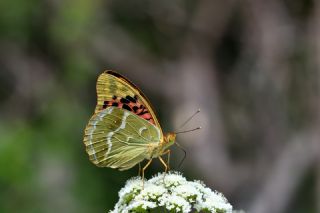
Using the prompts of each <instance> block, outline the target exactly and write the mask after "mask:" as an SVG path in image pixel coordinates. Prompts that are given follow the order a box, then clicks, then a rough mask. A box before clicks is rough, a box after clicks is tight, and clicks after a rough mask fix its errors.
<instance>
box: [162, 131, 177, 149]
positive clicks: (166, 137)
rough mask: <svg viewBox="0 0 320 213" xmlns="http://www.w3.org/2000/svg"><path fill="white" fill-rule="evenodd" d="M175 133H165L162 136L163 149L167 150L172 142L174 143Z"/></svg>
mask: <svg viewBox="0 0 320 213" xmlns="http://www.w3.org/2000/svg"><path fill="white" fill-rule="evenodd" d="M176 136H177V135H176V133H167V134H166V135H164V138H163V145H164V146H165V148H168V147H169V146H172V145H173V144H174V142H175V141H176Z"/></svg>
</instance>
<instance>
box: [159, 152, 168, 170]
mask: <svg viewBox="0 0 320 213" xmlns="http://www.w3.org/2000/svg"><path fill="white" fill-rule="evenodd" d="M159 160H160V162H161V163H162V164H163V165H164V172H165V173H167V171H168V168H169V166H168V165H167V164H166V162H164V160H163V159H162V157H160V156H159Z"/></svg>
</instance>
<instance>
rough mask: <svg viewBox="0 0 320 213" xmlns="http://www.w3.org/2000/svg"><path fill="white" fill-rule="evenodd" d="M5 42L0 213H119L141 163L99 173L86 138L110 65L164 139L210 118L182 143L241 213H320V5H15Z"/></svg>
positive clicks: (170, 1) (280, 1) (310, 0)
mask: <svg viewBox="0 0 320 213" xmlns="http://www.w3.org/2000/svg"><path fill="white" fill-rule="evenodd" d="M0 47H1V48H0V68H1V70H0V212H3V213H15V212H24V213H38V212H39V213H43V212H45V213H50V212H61V213H62V212H63V213H64V212H66V213H72V212H77V213H82V212H83V213H86V212H106V211H107V210H108V209H112V208H113V206H114V204H115V202H116V201H117V198H118V195H117V192H118V191H119V189H120V188H121V187H122V186H123V185H124V183H125V181H126V180H127V179H128V178H130V177H132V176H136V175H137V172H138V168H134V169H131V170H129V171H125V172H119V171H116V170H112V169H109V168H97V167H95V166H94V165H93V164H91V163H90V162H89V160H88V157H87V155H86V153H85V151H84V145H83V143H82V139H83V130H84V127H85V125H86V123H87V121H88V119H89V118H90V117H91V115H92V113H93V111H94V108H95V102H96V92H95V83H96V79H97V77H98V75H99V74H100V73H101V72H102V71H103V70H106V69H112V70H117V71H118V72H119V73H121V74H123V75H125V76H127V77H128V78H129V79H131V81H133V82H135V84H137V85H138V86H139V87H140V88H141V89H142V90H143V91H144V92H145V94H146V95H147V96H148V97H149V99H150V100H151V102H152V104H153V105H154V108H155V109H156V111H157V114H158V116H159V119H160V122H161V124H162V127H163V129H164V131H173V130H176V129H177V128H178V127H179V124H181V123H183V121H185V120H186V119H187V118H188V117H189V116H190V115H191V114H192V113H194V112H195V111H196V110H197V109H198V108H200V109H201V113H200V114H199V115H198V116H197V117H196V118H195V119H193V120H192V121H191V122H190V123H189V124H188V125H187V127H185V129H188V128H193V127H197V126H202V130H200V131H197V132H190V133H186V134H184V135H179V136H178V138H177V141H178V142H179V143H180V144H181V145H183V146H184V147H185V148H186V150H187V152H188V154H187V159H186V160H185V162H184V164H183V165H182V167H181V168H180V169H179V170H180V171H181V172H183V173H184V175H185V176H186V177H188V178H189V179H200V180H203V181H204V182H205V183H206V184H207V185H208V186H210V187H211V188H213V189H216V190H219V191H221V192H222V193H223V194H225V196H226V197H227V198H228V199H229V201H230V202H231V203H232V204H233V205H234V207H235V208H236V209H244V210H246V211H249V212H252V213H270V212H272V213H280V212H281V213H282V212H285V213H298V212H299V213H300V212H303V213H304V212H307V213H315V212H320V140H319V139H320V135H319V134H320V120H319V118H320V117H319V116H320V114H319V113H320V99H319V95H320V87H319V82H320V1H316V0H294V1H289V0H270V1H262V0H245V1H236V0H232V1H230V0H227V1H219V0H200V1H196V0H186V1H182V0H164V1H150V0H133V1H124V0H118V1H115V0H113V1H90V0H77V1H76V0H68V1H62V0H42V1H41V0H29V1H25V0H10V1H9V0H7V1H1V2H0ZM182 156H183V155H182V152H181V151H180V150H179V149H176V148H173V154H172V163H171V166H172V167H173V168H174V169H176V167H177V165H178V164H179V161H180V159H181V157H182ZM159 171H163V167H162V166H161V164H159V162H155V163H154V164H152V167H151V168H150V169H149V170H148V171H147V177H151V176H152V175H153V174H155V173H157V172H159Z"/></svg>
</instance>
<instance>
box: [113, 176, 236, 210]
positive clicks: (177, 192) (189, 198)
mask: <svg viewBox="0 0 320 213" xmlns="http://www.w3.org/2000/svg"><path fill="white" fill-rule="evenodd" d="M119 198H120V199H119V201H118V203H117V204H116V206H115V208H114V210H112V211H110V213H129V212H134V213H144V212H174V213H178V212H183V213H185V212H212V213H232V206H231V205H230V204H229V203H228V201H227V199H226V198H225V197H224V196H223V195H222V194H221V193H218V192H214V191H212V190H211V189H209V188H207V187H206V186H205V185H204V184H203V183H201V182H200V181H187V180H186V178H184V177H183V176H182V175H181V174H180V173H178V172H169V173H167V174H165V173H159V174H158V175H156V176H154V177H153V178H151V179H149V180H145V182H144V188H143V189H142V180H141V179H140V178H138V177H137V178H134V179H131V180H128V181H127V183H126V185H125V186H124V187H123V188H122V189H121V190H120V192H119ZM164 209H165V210H164ZM161 210H162V211H161Z"/></svg>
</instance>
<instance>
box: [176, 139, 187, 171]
mask: <svg viewBox="0 0 320 213" xmlns="http://www.w3.org/2000/svg"><path fill="white" fill-rule="evenodd" d="M174 144H175V145H177V147H179V149H181V150H182V151H183V152H184V156H183V158H182V160H181V161H180V163H179V165H178V169H180V167H181V165H182V163H183V161H184V160H185V159H186V157H187V151H186V150H185V149H184V148H183V147H182V146H181V145H180V144H178V142H177V141H176V142H175V143H174Z"/></svg>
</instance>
